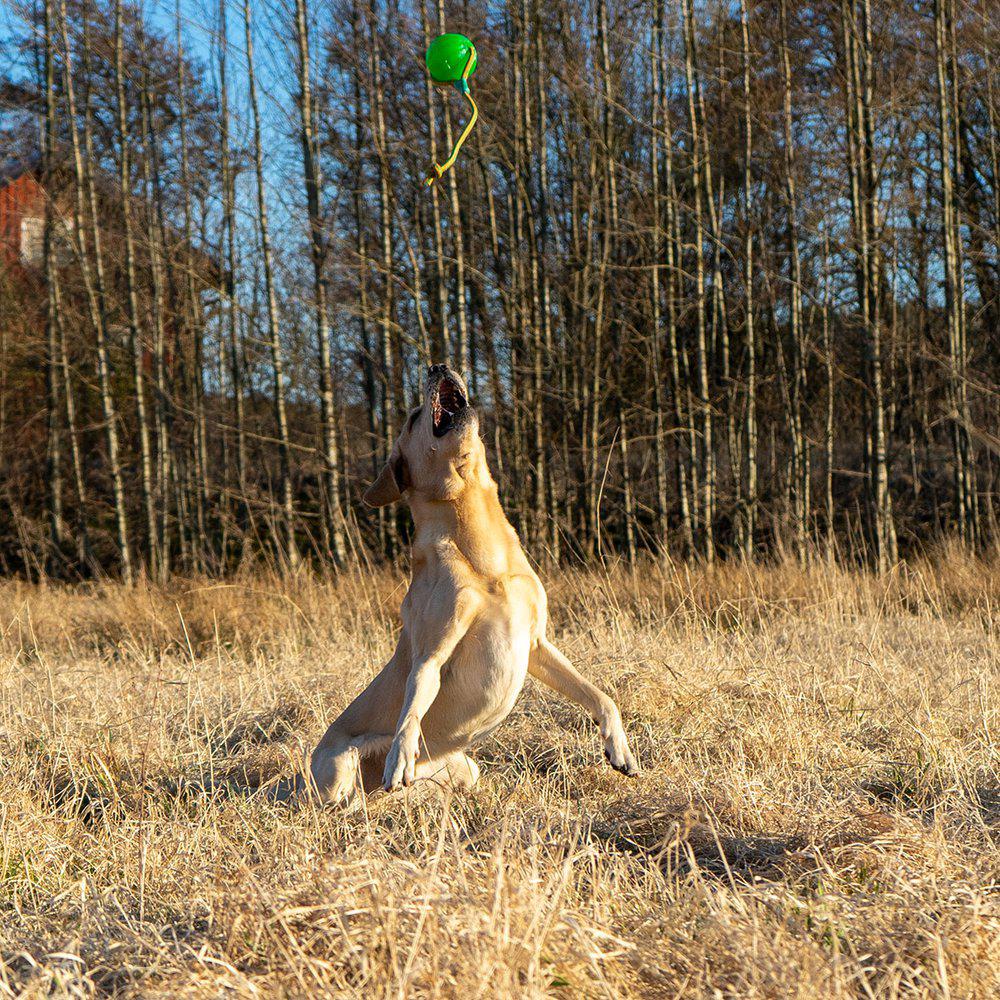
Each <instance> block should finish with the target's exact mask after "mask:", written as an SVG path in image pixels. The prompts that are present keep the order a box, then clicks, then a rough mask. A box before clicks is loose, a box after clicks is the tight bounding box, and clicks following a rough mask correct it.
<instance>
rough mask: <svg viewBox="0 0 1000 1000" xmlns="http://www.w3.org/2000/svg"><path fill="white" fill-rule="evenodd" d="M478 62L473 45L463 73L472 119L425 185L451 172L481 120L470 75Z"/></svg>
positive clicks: (464, 95)
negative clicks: (473, 128) (472, 90)
mask: <svg viewBox="0 0 1000 1000" xmlns="http://www.w3.org/2000/svg"><path fill="white" fill-rule="evenodd" d="M475 61H476V47H475V45H473V46H472V47H471V49H470V51H469V58H468V60H467V61H466V63H465V69H464V70H463V71H462V82H463V83H464V84H465V88H464V89H463V90H462V96H463V97H464V98H465V99H466V100H467V101H468V102H469V106H470V107H471V108H472V117H471V118H470V119H469V121H468V122H467V123H466V126H465V128H464V129H462V134H461V135H460V136H459V137H458V141H457V142H456V143H455V145H454V146H452V147H451V154H450V155H449V157H448V159H447V160H445V161H444V163H432V164H431V173H429V174H428V175H427V178H426V179H425V180H424V184H425V185H426V186H427V187H430V186H431V185H432V184H433V183H434V182H435V181H436V180H438V179H439V178H441V177H443V176H444V174H445V172H446V171H448V170H450V169H451V167H452V165H453V164H454V163H455V160H457V159H458V153H459V150H460V149H461V148H462V144H463V143H464V142H465V140H466V139H468V138H469V133H470V132H471V131H472V127H473V126H474V125H475V124H476V120H477V119H478V118H479V108H477V107H476V102H475V101H474V100H473V99H472V93H471V92H470V91H469V74H470V73H471V72H472V65H473V63H474V62H475Z"/></svg>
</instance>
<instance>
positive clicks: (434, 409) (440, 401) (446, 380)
mask: <svg viewBox="0 0 1000 1000" xmlns="http://www.w3.org/2000/svg"><path fill="white" fill-rule="evenodd" d="M468 405H469V404H468V402H467V400H466V398H465V396H464V394H463V393H462V390H461V388H460V387H459V384H458V383H457V382H456V381H455V380H454V379H453V378H451V377H450V376H448V375H445V376H444V377H443V378H442V379H441V381H440V382H438V384H437V388H436V389H435V390H434V397H433V398H432V399H431V418H432V420H433V425H434V436H435V437H443V436H444V435H445V434H447V433H448V431H450V430H451V429H452V428H453V427H454V426H455V423H456V420H457V418H458V415H459V414H460V413H461V412H462V411H463V410H464V409H465V408H466V407H467V406H468Z"/></svg>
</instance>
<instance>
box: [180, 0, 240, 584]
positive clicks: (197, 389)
mask: <svg viewBox="0 0 1000 1000" xmlns="http://www.w3.org/2000/svg"><path fill="white" fill-rule="evenodd" d="M176 21H177V102H178V110H179V114H178V128H179V131H180V147H181V149H180V153H181V186H182V187H183V204H184V242H185V245H186V257H187V260H186V266H185V269H184V270H185V274H186V276H187V309H186V312H187V319H188V323H189V327H190V335H191V338H192V341H193V348H194V349H193V351H192V371H191V416H192V429H191V430H192V440H191V452H192V455H193V458H194V462H193V465H194V477H195V491H194V492H195V505H194V531H195V533H196V539H197V541H196V544H195V546H194V548H195V553H194V559H193V561H192V562H193V565H194V567H195V568H196V569H200V568H201V567H202V566H203V560H204V559H205V557H206V555H207V554H208V532H207V529H206V524H205V518H206V507H207V505H208V442H207V433H206V429H205V409H204V399H205V389H204V381H203V373H202V367H203V364H204V359H203V351H202V330H201V325H200V309H199V302H198V290H197V287H196V284H195V269H194V266H193V261H192V260H191V248H192V247H193V246H194V227H193V224H192V214H191V168H190V161H189V157H188V132H187V93H186V92H187V86H186V83H185V65H184V36H183V34H182V32H181V0H177V8H176ZM240 427H241V424H240V423H239V421H237V433H239V429H240Z"/></svg>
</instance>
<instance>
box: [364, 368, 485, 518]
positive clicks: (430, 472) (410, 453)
mask: <svg viewBox="0 0 1000 1000" xmlns="http://www.w3.org/2000/svg"><path fill="white" fill-rule="evenodd" d="M485 468H486V452H485V449H484V448H483V443H482V441H481V440H480V439H479V417H478V416H477V414H476V411H475V409H473V407H472V406H470V405H469V394H468V391H467V390H466V387H465V382H464V380H463V379H462V376H461V375H459V374H458V373H457V372H455V371H453V370H452V369H451V368H449V367H448V366H447V365H431V366H430V368H428V369H427V395H426V397H425V398H424V402H423V404H422V405H421V406H418V407H417V408H416V409H414V410H412V411H411V412H410V415H409V416H408V417H407V420H406V423H405V424H404V426H403V429H402V431H401V432H400V435H399V437H398V438H397V439H396V443H395V444H394V445H393V448H392V454H391V455H390V456H389V461H388V462H386V464H385V467H384V468H383V469H382V471H381V472H380V473H379V477H378V479H376V480H375V482H374V483H372V485H371V486H369V487H368V489H367V490H366V491H365V494H364V501H365V503H367V504H368V505H369V506H370V507H384V506H385V505H386V504H390V503H393V502H395V501H396V500H399V499H401V498H402V496H403V494H404V493H411V494H419V495H420V496H422V497H423V498H425V499H427V500H457V499H458V497H459V496H460V495H461V494H462V492H463V491H464V490H465V489H466V487H467V486H468V485H469V484H470V483H472V482H478V480H479V478H480V475H481V470H484V469H485Z"/></svg>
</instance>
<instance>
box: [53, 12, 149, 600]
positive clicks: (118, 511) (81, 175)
mask: <svg viewBox="0 0 1000 1000" xmlns="http://www.w3.org/2000/svg"><path fill="white" fill-rule="evenodd" d="M66 25H67V20H66V0H60V3H59V28H60V34H61V37H62V44H63V65H64V67H65V69H64V73H63V84H64V86H65V91H66V95H65V96H66V107H67V112H68V117H69V127H70V139H71V143H72V148H73V171H74V176H75V181H76V201H75V213H74V225H73V232H74V234H75V236H76V250H77V258H78V260H79V264H80V275H81V277H82V279H83V284H84V289H85V291H86V295H87V304H88V311H89V316H90V322H91V325H92V326H93V328H94V337H95V341H96V349H97V377H98V388H99V392H100V397H101V413H102V417H103V421H104V432H105V441H106V446H107V451H108V471H109V473H110V476H111V486H112V494H113V497H114V507H115V529H116V540H117V543H118V558H119V562H120V566H121V574H122V580H123V581H124V583H125V584H126V585H130V584H131V583H132V577H133V572H132V556H131V552H130V550H129V544H128V517H127V514H126V510H125V488H124V485H123V481H122V472H121V463H120V460H119V456H118V412H117V409H116V407H115V402H114V396H113V394H112V391H111V366H110V364H109V360H108V350H107V340H106V325H107V306H106V300H105V291H104V290H105V282H104V263H103V256H102V252H101V230H100V226H99V225H98V221H97V220H98V215H97V196H96V192H95V189H94V178H93V172H92V171H91V170H86V169H85V168H84V162H87V163H88V164H89V163H92V162H93V157H92V149H91V134H90V133H91V111H90V92H89V84H88V89H87V92H86V95H85V98H84V148H85V151H86V160H85V157H84V150H83V149H81V143H80V136H79V132H78V130H77V109H76V96H75V88H74V81H73V61H72V49H71V47H70V44H69V36H68V32H67V26H66ZM83 47H84V48H83V58H84V78H85V79H87V80H89V78H90V71H89V62H90V31H89V23H88V21H87V19H86V17H85V18H84V29H83ZM88 224H89V226H90V237H91V240H92V242H93V246H94V271H93V272H91V268H90V255H89V250H88V248H87V233H86V226H87V225H88Z"/></svg>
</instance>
